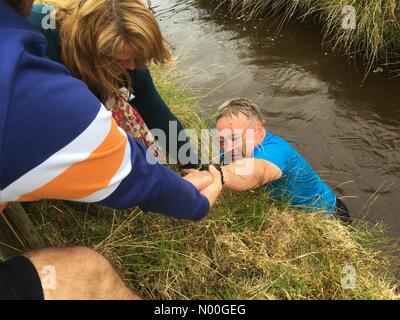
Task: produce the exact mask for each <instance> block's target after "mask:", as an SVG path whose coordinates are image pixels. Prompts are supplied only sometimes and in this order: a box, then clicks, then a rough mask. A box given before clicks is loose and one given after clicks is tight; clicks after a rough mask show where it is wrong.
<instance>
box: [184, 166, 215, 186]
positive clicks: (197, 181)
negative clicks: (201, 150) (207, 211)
mask: <svg viewBox="0 0 400 320" xmlns="http://www.w3.org/2000/svg"><path fill="white" fill-rule="evenodd" d="M183 179H185V180H187V181H189V182H190V183H191V184H192V185H194V186H195V188H196V189H197V190H199V191H202V190H203V189H204V188H206V187H208V186H209V185H210V184H211V183H212V182H213V177H212V175H211V174H210V173H209V172H208V171H197V170H192V171H191V172H190V173H189V174H188V175H186V176H185V177H184V178H183Z"/></svg>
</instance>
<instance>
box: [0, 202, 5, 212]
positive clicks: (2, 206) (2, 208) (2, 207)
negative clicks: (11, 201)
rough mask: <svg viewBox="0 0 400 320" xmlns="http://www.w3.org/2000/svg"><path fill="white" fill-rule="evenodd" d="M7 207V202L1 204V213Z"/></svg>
mask: <svg viewBox="0 0 400 320" xmlns="http://www.w3.org/2000/svg"><path fill="white" fill-rule="evenodd" d="M5 208H7V205H6V204H0V214H1V213H2V212H3V211H4V209H5Z"/></svg>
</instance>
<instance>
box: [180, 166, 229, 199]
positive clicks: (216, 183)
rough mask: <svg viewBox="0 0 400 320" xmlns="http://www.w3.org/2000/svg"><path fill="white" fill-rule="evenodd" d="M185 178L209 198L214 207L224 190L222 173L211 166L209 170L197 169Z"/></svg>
mask: <svg viewBox="0 0 400 320" xmlns="http://www.w3.org/2000/svg"><path fill="white" fill-rule="evenodd" d="M184 179H185V180H187V181H189V182H190V183H191V184H193V185H194V186H195V187H196V188H197V190H199V191H200V193H201V194H202V195H203V196H205V197H206V198H207V199H208V202H209V203H210V207H212V206H213V205H214V204H215V202H216V201H217V198H218V196H219V194H220V193H221V190H222V182H221V173H220V172H219V171H218V170H217V169H215V167H214V166H210V167H209V169H208V171H195V172H192V173H189V174H188V175H187V176H186V177H184Z"/></svg>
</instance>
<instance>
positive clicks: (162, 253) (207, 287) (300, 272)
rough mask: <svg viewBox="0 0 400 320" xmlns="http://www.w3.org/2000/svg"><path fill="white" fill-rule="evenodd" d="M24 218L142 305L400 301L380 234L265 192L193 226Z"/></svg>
mask: <svg viewBox="0 0 400 320" xmlns="http://www.w3.org/2000/svg"><path fill="white" fill-rule="evenodd" d="M153 74H154V76H155V78H156V83H157V86H158V88H159V90H160V92H161V94H162V95H163V96H164V98H165V99H166V100H167V101H168V103H169V105H170V106H171V107H172V108H173V109H174V111H176V112H177V113H178V114H180V115H182V116H184V119H183V120H184V122H186V123H189V124H190V123H192V124H196V125H197V126H199V121H198V120H197V119H196V117H195V116H194V115H193V112H192V111H190V110H191V109H192V104H193V99H192V98H191V93H190V92H189V91H185V90H182V89H179V88H178V87H177V85H176V79H177V78H178V77H177V76H175V73H174V72H173V71H170V70H158V69H153ZM171 77H172V78H174V80H172V81H171ZM31 209H32V210H31V211H33V219H34V221H35V223H36V224H37V225H38V226H39V229H40V232H41V233H42V235H43V237H44V238H45V240H46V241H47V243H48V245H49V246H52V247H60V246H75V245H84V246H90V247H94V248H95V249H96V250H98V251H99V252H101V253H102V254H104V255H105V256H107V257H108V258H109V259H110V260H111V261H113V263H114V265H115V266H116V268H117V269H118V270H119V271H120V272H121V274H122V276H123V278H124V279H125V280H126V281H127V283H129V284H130V285H131V286H132V288H133V289H134V290H136V291H137V292H138V293H139V294H140V295H142V296H143V297H145V298H148V299H159V298H163V299H196V298H197V299H398V298H399V296H398V295H396V294H395V291H394V288H395V286H396V283H398V281H397V280H396V274H398V271H399V265H398V262H399V261H398V259H397V260H396V259H395V258H394V255H392V254H389V253H387V252H386V251H385V252H384V251H382V250H379V249H377V246H379V247H380V248H382V247H389V246H390V245H391V243H390V242H389V241H388V240H386V239H385V238H384V236H383V231H384V230H383V227H381V226H373V227H367V226H366V225H362V224H361V223H359V226H358V227H357V228H355V227H344V226H343V225H341V224H340V223H339V222H337V221H334V220H332V219H328V218H325V217H322V216H318V215H307V214H302V213H297V212H293V211H291V210H290V209H289V208H287V207H285V206H284V205H283V204H279V203H275V202H273V201H271V200H270V199H269V198H268V197H267V195H266V194H265V193H263V192H246V193H241V194H234V193H231V192H224V193H223V195H222V196H221V198H220V200H219V202H218V204H217V206H216V207H215V208H214V209H213V210H212V212H211V213H210V215H209V216H208V217H207V218H206V219H205V220H203V221H201V222H198V223H192V222H187V221H176V220H173V219H169V218H167V217H162V216H158V215H155V214H144V213H142V212H141V211H140V210H138V209H132V210H127V211H124V212H118V211H115V210H111V209H104V208H98V207H95V206H90V207H87V206H75V205H67V204H65V203H62V202H47V203H46V202H43V203H38V204H36V205H33V206H32V208H31ZM345 265H352V266H354V268H355V269H356V272H357V274H356V287H355V289H354V290H351V289H347V290H345V289H343V288H342V286H341V270H342V268H343V267H344V266H345Z"/></svg>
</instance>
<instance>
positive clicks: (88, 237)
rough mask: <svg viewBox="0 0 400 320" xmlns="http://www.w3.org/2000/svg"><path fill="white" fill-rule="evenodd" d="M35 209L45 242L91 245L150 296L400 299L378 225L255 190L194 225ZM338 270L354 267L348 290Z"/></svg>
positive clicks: (54, 207) (228, 199)
mask: <svg viewBox="0 0 400 320" xmlns="http://www.w3.org/2000/svg"><path fill="white" fill-rule="evenodd" d="M36 209H37V214H36V215H35V217H36V219H37V223H38V224H39V225H41V227H40V228H41V231H42V233H43V235H44V237H45V238H46V240H47V241H48V243H49V245H51V246H55V247H58V246H72V245H86V246H93V247H94V248H96V249H97V250H98V251H99V252H101V253H102V254H104V255H105V256H107V257H108V258H110V259H111V260H112V261H113V262H114V264H115V265H116V267H117V269H118V270H119V271H120V272H121V274H122V275H123V277H124V279H125V280H126V281H127V282H128V283H129V284H130V285H131V286H132V287H133V288H134V289H135V290H136V291H138V292H139V293H140V294H141V295H142V296H143V297H145V298H148V299H398V298H399V296H398V295H396V294H395V292H394V288H395V285H396V278H395V275H396V271H398V265H396V262H398V261H397V260H396V259H395V258H394V256H392V257H391V256H390V255H388V254H386V253H384V252H383V251H380V250H378V249H377V248H376V247H375V246H376V245H377V244H380V245H382V244H383V243H386V244H388V243H389V242H386V240H385V241H383V239H384V238H383V231H382V228H380V227H379V226H375V227H374V228H368V229H367V230H365V231H359V230H357V229H353V228H348V227H344V226H342V225H341V224H340V223H339V222H337V221H335V220H332V219H328V218H325V217H323V216H319V215H307V214H303V213H296V212H292V211H290V210H288V209H287V208H284V207H279V206H277V205H276V204H274V203H273V202H271V201H270V200H269V199H268V197H267V195H266V194H264V193H262V192H259V193H244V194H233V193H230V192H226V193H225V194H224V195H223V197H222V198H221V200H220V202H219V204H218V206H217V207H216V208H215V209H213V211H212V213H211V214H210V216H209V218H207V219H206V220H204V221H202V222H199V223H191V222H185V221H176V220H173V219H169V218H166V217H161V216H157V215H152V214H144V213H142V212H140V211H139V210H137V209H132V210H129V211H126V212H117V211H114V210H109V209H100V208H95V210H94V211H95V212H90V213H88V212H87V211H86V212H85V210H83V211H80V210H79V209H78V208H77V207H71V206H67V205H65V204H63V203H53V204H43V203H42V204H40V205H37V206H36ZM92 209H93V208H92ZM91 211H93V210H91ZM345 265H352V266H354V267H355V269H356V271H357V277H356V289H354V290H345V289H343V288H342V287H341V270H342V268H343V267H344V266H345Z"/></svg>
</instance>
